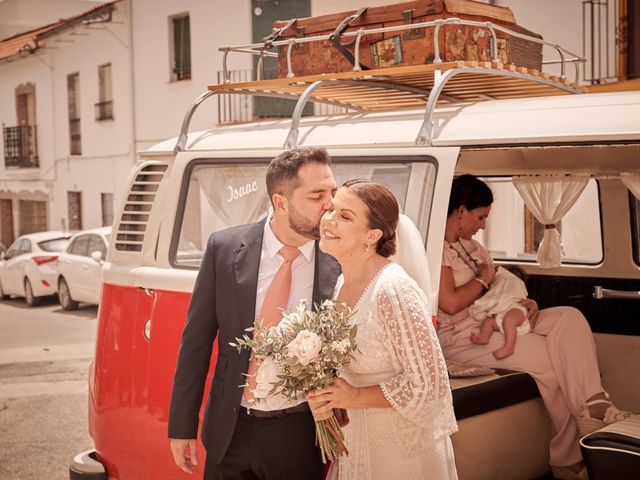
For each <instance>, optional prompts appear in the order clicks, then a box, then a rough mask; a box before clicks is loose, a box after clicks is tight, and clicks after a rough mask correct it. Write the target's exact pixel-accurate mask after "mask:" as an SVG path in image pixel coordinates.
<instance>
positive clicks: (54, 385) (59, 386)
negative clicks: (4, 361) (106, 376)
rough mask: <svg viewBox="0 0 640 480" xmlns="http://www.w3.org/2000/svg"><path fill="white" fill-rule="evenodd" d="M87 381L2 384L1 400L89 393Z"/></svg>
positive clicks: (0, 389) (0, 385)
mask: <svg viewBox="0 0 640 480" xmlns="http://www.w3.org/2000/svg"><path fill="white" fill-rule="evenodd" d="M87 389H88V385H87V381H86V380H64V381H61V382H51V381H49V382H33V383H6V384H0V398H22V397H37V396H47V397H50V396H56V395H72V394H80V393H84V394H86V393H87V391H88V390H87Z"/></svg>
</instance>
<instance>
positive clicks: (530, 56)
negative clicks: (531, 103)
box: [273, 0, 542, 77]
mask: <svg viewBox="0 0 640 480" xmlns="http://www.w3.org/2000/svg"><path fill="white" fill-rule="evenodd" d="M355 12H356V11H355V10H353V11H350V12H344V13H335V14H330V15H322V16H318V17H309V18H299V19H297V20H296V21H295V23H293V24H292V25H291V26H290V27H289V28H288V29H287V30H285V31H284V32H282V34H281V35H280V36H279V37H278V40H283V39H289V38H292V37H310V36H318V35H326V34H331V33H332V32H334V30H335V29H336V27H338V25H340V23H341V22H342V21H343V20H344V19H345V18H347V17H348V16H350V15H352V14H354V13H355ZM451 17H457V18H461V19H465V20H474V21H480V22H487V21H490V22H492V23H495V24H497V25H501V26H504V27H506V28H509V29H510V30H513V31H515V32H519V33H523V34H526V35H530V36H533V37H536V38H540V39H542V36H541V35H538V34H536V33H532V32H530V31H528V30H526V29H524V28H522V27H520V26H518V25H516V23H515V19H514V16H513V13H512V11H511V9H509V8H506V7H498V6H495V5H489V4H486V3H482V2H477V1H472V0H417V1H412V2H403V3H396V4H393V5H386V6H382V7H372V8H368V9H366V11H365V12H364V13H363V14H362V15H361V16H360V17H358V18H357V19H356V20H355V21H353V22H352V23H351V25H350V26H349V27H348V28H347V29H346V30H345V32H352V31H357V30H358V29H360V28H379V27H391V26H397V25H404V24H410V23H417V22H425V21H433V20H437V19H446V18H451ZM286 24H287V21H278V22H275V23H274V25H273V26H274V29H279V28H282V27H284V26H285V25H286ZM434 31H435V27H427V28H416V29H411V30H404V31H398V32H386V33H384V34H382V33H380V34H375V35H367V36H363V37H362V41H361V44H360V64H361V65H363V66H365V67H369V68H371V69H375V68H386V67H393V66H405V65H422V64H428V63H433V59H434V56H435V49H434V42H433V39H434ZM496 36H497V38H498V57H499V59H500V62H501V63H505V64H506V63H511V64H515V65H516V66H519V67H527V68H534V69H537V70H540V69H541V66H542V45H541V44H539V43H535V42H532V41H529V40H525V39H521V38H517V37H513V36H512V35H509V34H506V33H502V32H498V31H496ZM354 38H355V37H350V38H349V37H347V38H344V37H343V38H342V41H343V43H350V42H352V41H353V39H354ZM439 42H440V57H441V59H442V61H443V62H451V61H459V60H467V61H491V49H490V44H491V42H492V37H491V34H490V33H489V30H488V29H487V28H483V27H475V26H468V25H452V24H449V25H443V26H442V27H441V29H440V34H439ZM287 48H288V47H287V46H280V47H279V49H278V68H279V75H280V77H286V76H287V73H288V70H287ZM348 49H349V50H350V51H351V52H353V49H354V48H353V45H350V46H348ZM291 64H292V70H293V74H294V75H295V76H303V75H316V74H321V73H335V72H348V71H350V70H352V69H353V65H352V64H351V63H350V61H349V60H347V58H346V57H345V56H344V55H343V54H342V53H340V51H339V50H338V49H337V48H336V47H334V46H333V45H332V43H331V42H330V41H328V40H323V41H317V42H310V43H304V44H299V45H295V46H294V47H293V48H292V53H291Z"/></svg>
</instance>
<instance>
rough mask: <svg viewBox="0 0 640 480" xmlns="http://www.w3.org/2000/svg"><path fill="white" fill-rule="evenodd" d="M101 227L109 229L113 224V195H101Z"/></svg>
mask: <svg viewBox="0 0 640 480" xmlns="http://www.w3.org/2000/svg"><path fill="white" fill-rule="evenodd" d="M100 200H101V203H102V226H103V227H110V226H111V225H112V224H113V193H101V194H100Z"/></svg>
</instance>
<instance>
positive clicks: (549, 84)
mask: <svg viewBox="0 0 640 480" xmlns="http://www.w3.org/2000/svg"><path fill="white" fill-rule="evenodd" d="M290 23H291V22H290ZM448 23H457V24H469V25H475V26H480V27H484V28H487V29H488V30H489V31H490V33H491V35H492V36H494V37H495V31H494V30H499V31H503V32H506V33H509V34H511V35H514V36H519V37H523V38H527V39H528V40H530V41H535V42H538V43H542V44H545V45H548V46H551V47H553V48H554V49H556V50H557V52H558V54H559V55H560V60H559V61H551V62H543V63H544V64H552V63H560V65H561V75H560V76H552V75H550V74H548V73H545V72H540V71H538V70H534V69H527V68H522V67H517V66H515V65H509V64H502V63H499V61H498V59H497V52H496V51H495V47H493V51H492V58H493V59H494V60H493V61H491V62H469V61H457V62H448V63H442V62H441V61H440V60H439V58H440V54H439V47H438V45H437V42H436V46H435V48H436V59H435V60H434V63H432V64H426V65H414V66H401V67H392V68H379V69H374V70H366V71H362V70H360V68H359V60H358V53H357V52H358V50H359V49H358V45H359V42H360V39H361V38H362V37H363V36H366V35H368V34H374V33H384V32H387V31H399V30H402V29H408V28H431V27H434V28H435V34H434V35H435V37H434V38H436V39H437V38H438V35H437V32H438V30H439V29H440V28H441V26H442V25H445V24H448ZM288 26H289V24H287V26H285V27H284V28H283V29H282V30H284V29H286V28H288ZM343 36H345V37H347V36H356V49H355V51H356V60H355V66H354V69H353V70H352V71H349V72H341V73H327V74H322V75H310V76H300V77H296V76H294V75H293V73H292V71H291V61H290V53H291V49H292V48H293V46H294V45H295V44H297V43H307V42H311V41H324V40H326V39H327V38H328V36H326V38H325V36H317V37H306V38H290V39H288V40H275V41H272V40H269V42H265V43H262V44H252V45H245V46H238V47H222V48H220V50H221V51H223V52H224V57H223V68H224V72H225V79H226V80H225V82H223V83H222V84H217V85H210V86H209V89H208V91H207V92H205V93H203V94H202V95H201V96H200V97H199V98H198V99H197V100H196V101H195V102H194V104H193V105H192V106H191V108H190V109H189V110H188V111H187V114H186V115H185V118H184V121H183V124H182V130H181V132H180V137H179V138H178V142H177V143H176V147H175V149H174V150H175V151H176V152H178V151H182V150H184V149H185V147H186V142H187V132H188V127H189V123H190V121H191V117H192V116H193V113H194V111H195V109H196V108H197V107H198V105H200V103H202V102H203V101H204V100H206V99H207V98H208V97H210V96H212V95H216V94H244V95H247V94H249V95H257V96H267V97H279V98H293V99H297V100H298V103H297V105H296V108H295V110H294V113H293V116H292V124H291V129H290V131H289V135H288V136H287V139H286V141H285V144H284V147H285V148H292V147H294V146H296V145H297V141H298V127H299V124H300V119H301V116H302V111H303V109H304V107H305V105H306V104H307V102H309V101H312V102H319V103H325V104H330V105H338V106H341V107H346V108H348V109H351V110H354V111H359V112H362V111H383V110H395V109H405V108H425V116H424V122H423V125H422V128H421V129H420V132H419V134H418V136H417V138H416V144H418V145H430V144H431V139H432V131H433V121H432V116H433V112H434V110H435V107H436V105H438V104H442V103H468V102H475V101H479V100H487V99H508V98H522V97H534V96H548V95H563V94H572V93H582V92H583V89H582V88H581V87H579V86H578V85H577V84H575V83H571V82H569V81H568V80H567V78H566V76H565V75H564V72H565V63H573V64H574V65H575V66H576V81H577V76H578V71H579V69H578V65H579V64H580V63H581V62H584V59H583V58H580V57H578V56H575V55H573V54H571V52H569V51H567V50H565V49H563V48H562V47H560V46H558V45H555V44H551V43H549V42H546V41H544V40H541V39H538V38H535V37H530V36H527V35H523V34H520V33H517V32H514V31H512V30H509V29H507V28H505V27H502V26H499V25H496V24H492V23H491V22H474V21H468V20H461V19H458V18H449V19H446V20H436V21H433V22H423V23H415V24H408V25H401V26H394V27H385V28H374V29H360V30H358V31H357V32H346V33H344V35H343ZM275 38H277V35H276V37H275ZM494 40H495V38H494ZM495 44H496V42H495V41H494V42H493V45H495ZM284 45H286V46H287V47H288V55H287V57H288V58H287V62H288V69H289V75H288V76H287V77H286V78H277V79H273V80H257V81H253V82H243V83H230V82H228V74H227V73H228V71H227V65H226V62H227V55H228V54H229V52H240V53H249V54H252V55H258V56H260V59H261V60H262V59H263V57H264V56H274V55H275V54H274V53H273V52H268V51H266V50H268V49H271V48H277V47H278V46H284ZM565 54H569V55H573V58H568V59H567V58H565ZM261 63H262V62H259V67H258V71H260V64H261Z"/></svg>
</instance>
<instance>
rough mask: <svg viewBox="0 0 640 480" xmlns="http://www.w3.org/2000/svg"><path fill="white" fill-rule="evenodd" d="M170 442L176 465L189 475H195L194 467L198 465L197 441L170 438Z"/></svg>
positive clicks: (193, 439)
mask: <svg viewBox="0 0 640 480" xmlns="http://www.w3.org/2000/svg"><path fill="white" fill-rule="evenodd" d="M169 440H170V445H171V453H173V460H174V461H175V462H176V465H178V467H180V468H181V469H182V470H184V471H185V472H187V473H193V469H194V467H195V466H196V465H198V453H197V451H196V439H195V438H190V439H182V438H170V439H169Z"/></svg>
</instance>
